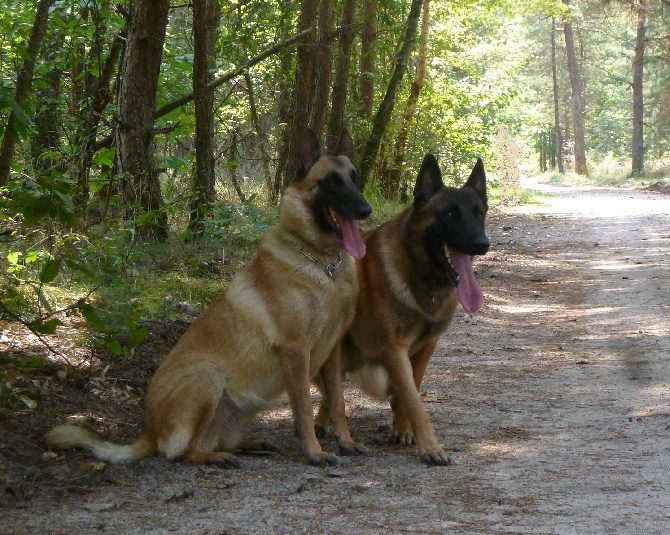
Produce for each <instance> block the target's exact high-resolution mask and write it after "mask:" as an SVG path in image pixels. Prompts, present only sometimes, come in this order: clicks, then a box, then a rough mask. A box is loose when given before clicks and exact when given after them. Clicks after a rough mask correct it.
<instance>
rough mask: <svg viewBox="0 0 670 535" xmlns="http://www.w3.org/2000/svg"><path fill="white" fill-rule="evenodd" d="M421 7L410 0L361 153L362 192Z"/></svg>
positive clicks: (419, 2) (411, 45)
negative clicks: (383, 91)
mask: <svg viewBox="0 0 670 535" xmlns="http://www.w3.org/2000/svg"><path fill="white" fill-rule="evenodd" d="M421 6H423V0H412V5H411V7H410V10H409V15H408V17H407V24H406V31H405V40H404V41H403V44H402V47H401V49H400V52H398V57H397V59H396V64H395V69H394V70H393V74H392V76H391V80H390V82H389V86H388V88H387V89H386V94H385V95H384V100H382V102H381V104H380V105H379V109H378V110H377V114H376V115H375V119H374V122H373V124H372V132H371V134H370V137H369V138H368V142H367V145H366V146H365V151H364V153H363V158H362V161H361V191H363V189H364V188H365V183H366V182H367V180H368V177H369V175H370V172H371V171H372V167H373V165H374V163H375V159H376V158H377V153H378V152H379V146H380V145H381V140H382V135H383V134H384V131H385V130H386V127H387V125H388V123H389V121H390V120H391V114H392V113H393V108H394V106H395V100H396V97H397V95H398V90H399V89H400V82H402V78H403V75H404V74H405V71H406V70H407V64H408V62H409V58H410V56H411V54H412V49H413V48H414V43H415V42H416V33H417V28H418V26H419V17H420V16H421Z"/></svg>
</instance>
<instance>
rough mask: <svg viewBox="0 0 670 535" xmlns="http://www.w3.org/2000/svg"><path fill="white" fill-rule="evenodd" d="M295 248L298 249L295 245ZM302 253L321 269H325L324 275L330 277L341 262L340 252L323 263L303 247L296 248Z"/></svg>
mask: <svg viewBox="0 0 670 535" xmlns="http://www.w3.org/2000/svg"><path fill="white" fill-rule="evenodd" d="M296 249H298V248H297V247H296ZM298 251H300V252H301V253H302V254H304V255H305V256H306V257H307V258H309V259H310V260H311V261H312V262H314V263H315V264H316V265H317V266H319V267H320V268H321V269H323V271H325V273H326V275H328V276H329V277H330V278H333V274H334V273H335V270H336V269H337V268H338V267H340V264H342V253H340V254H338V255H337V258H336V259H335V260H333V261H332V262H331V263H330V264H324V263H323V262H321V261H319V260H318V259H317V258H314V257H313V256H312V255H311V254H309V253H308V252H307V251H305V248H304V247H301V248H300V249H298Z"/></svg>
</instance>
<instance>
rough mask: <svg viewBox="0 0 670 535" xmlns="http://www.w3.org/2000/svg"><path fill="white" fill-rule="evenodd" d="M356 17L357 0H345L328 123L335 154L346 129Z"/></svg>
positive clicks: (328, 139)
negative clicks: (345, 121)
mask: <svg viewBox="0 0 670 535" xmlns="http://www.w3.org/2000/svg"><path fill="white" fill-rule="evenodd" d="M355 17H356V0H344V4H343V6H342V24H341V27H340V39H339V44H340V46H339V51H338V56H337V67H336V70H335V81H334V83H333V95H332V98H331V107H330V119H329V121H328V135H327V136H326V148H327V151H328V152H329V153H330V154H334V153H335V151H336V150H337V147H338V146H339V144H340V137H341V135H342V128H343V127H344V111H345V108H346V104H347V89H348V87H349V63H350V61H351V49H352V45H353V42H354V29H353V25H354V20H355Z"/></svg>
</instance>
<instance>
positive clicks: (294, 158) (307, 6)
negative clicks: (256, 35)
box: [283, 0, 319, 186]
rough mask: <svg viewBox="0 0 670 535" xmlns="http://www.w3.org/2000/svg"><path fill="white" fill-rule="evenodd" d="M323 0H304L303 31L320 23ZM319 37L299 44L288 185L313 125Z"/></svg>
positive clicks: (301, 22)
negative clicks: (300, 142)
mask: <svg viewBox="0 0 670 535" xmlns="http://www.w3.org/2000/svg"><path fill="white" fill-rule="evenodd" d="M318 15H319V0H302V2H301V10H300V30H301V33H302V32H304V31H305V30H307V29H309V28H313V27H315V26H316V25H317V23H318ZM316 46H317V40H316V37H315V35H314V32H310V33H308V34H306V35H305V37H304V38H303V39H302V40H301V41H300V42H299V43H298V52H297V59H296V66H295V70H296V73H295V86H294V87H293V107H292V110H293V111H292V117H291V129H290V131H289V133H290V136H289V138H288V139H287V140H286V141H287V146H288V157H287V160H286V171H285V172H284V184H283V186H286V184H287V183H288V182H289V181H292V180H293V179H294V178H295V176H296V174H297V171H298V169H297V167H296V166H297V165H298V163H297V162H298V140H299V139H300V136H301V135H302V131H303V129H304V128H305V127H307V126H309V125H310V124H311V122H310V118H311V117H312V111H313V104H314V68H315V66H314V61H315V56H316V55H315V51H316Z"/></svg>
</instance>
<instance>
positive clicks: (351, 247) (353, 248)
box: [335, 212, 365, 259]
mask: <svg viewBox="0 0 670 535" xmlns="http://www.w3.org/2000/svg"><path fill="white" fill-rule="evenodd" d="M335 219H336V220H337V224H338V225H339V226H340V229H342V240H343V241H344V250H345V251H347V253H349V254H350V255H351V256H353V257H354V258H356V259H360V258H363V257H364V256H365V244H364V243H363V239H362V238H361V228H360V227H359V225H358V221H356V220H355V219H347V218H346V217H344V216H342V215H340V214H338V213H337V212H335Z"/></svg>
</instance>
